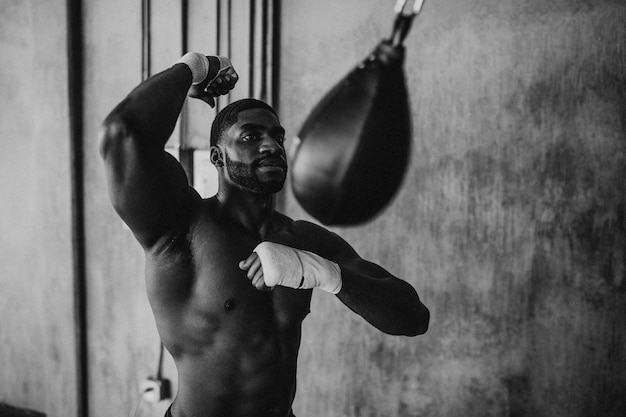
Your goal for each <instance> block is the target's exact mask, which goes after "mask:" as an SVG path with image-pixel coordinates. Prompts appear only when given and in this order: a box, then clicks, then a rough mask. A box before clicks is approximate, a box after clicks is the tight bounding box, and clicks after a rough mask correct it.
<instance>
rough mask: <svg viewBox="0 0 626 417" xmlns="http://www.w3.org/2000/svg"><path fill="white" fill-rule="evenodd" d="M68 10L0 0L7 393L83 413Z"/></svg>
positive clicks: (0, 238)
mask: <svg viewBox="0 0 626 417" xmlns="http://www.w3.org/2000/svg"><path fill="white" fill-rule="evenodd" d="M65 19H66V17H65V2H63V1H59V0H51V1H46V2H39V1H17V0H0V61H1V62H2V63H1V64H0V213H2V215H1V216H0V402H2V401H5V402H7V403H9V404H12V405H14V406H20V407H26V408H31V409H37V410H41V411H46V412H47V413H48V415H50V416H68V417H76V404H77V394H76V392H77V389H76V388H77V385H76V356H75V355H76V354H75V334H74V314H73V308H74V303H73V271H72V241H71V181H70V168H71V164H70V136H69V117H68V94H67V53H66V28H67V24H66V20H65Z"/></svg>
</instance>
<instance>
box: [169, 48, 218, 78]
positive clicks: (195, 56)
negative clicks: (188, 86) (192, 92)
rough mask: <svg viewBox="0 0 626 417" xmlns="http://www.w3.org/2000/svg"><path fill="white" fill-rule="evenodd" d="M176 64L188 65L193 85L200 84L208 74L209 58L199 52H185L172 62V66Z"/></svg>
mask: <svg viewBox="0 0 626 417" xmlns="http://www.w3.org/2000/svg"><path fill="white" fill-rule="evenodd" d="M176 64H185V65H187V66H188V67H189V69H190V70H191V83H192V84H193V85H198V84H200V83H201V82H202V81H204V80H205V79H206V77H207V75H209V58H207V57H206V55H202V54H201V53H199V52H187V53H186V54H185V55H183V56H182V57H180V59H178V61H176V62H174V63H173V64H172V66H174V65H176Z"/></svg>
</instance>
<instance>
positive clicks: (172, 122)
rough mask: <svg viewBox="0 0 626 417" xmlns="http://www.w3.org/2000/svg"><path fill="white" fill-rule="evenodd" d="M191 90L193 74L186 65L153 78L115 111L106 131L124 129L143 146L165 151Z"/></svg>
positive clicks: (176, 66)
mask: <svg viewBox="0 0 626 417" xmlns="http://www.w3.org/2000/svg"><path fill="white" fill-rule="evenodd" d="M190 86H191V71H190V70H189V68H188V67H187V66H186V65H184V64H179V65H174V66H173V67H171V68H168V69H166V70H165V71H162V72H160V73H159V74H156V75H154V76H152V77H150V78H149V79H147V80H146V81H144V82H143V83H141V84H140V85H139V86H137V87H136V88H135V89H134V90H133V91H131V92H130V94H128V96H127V97H126V98H125V99H124V100H123V101H122V102H121V103H120V104H118V105H117V106H116V107H115V109H113V111H112V112H111V113H110V114H109V116H108V117H107V119H106V120H105V123H104V125H105V129H106V128H111V127H119V125H122V127H123V128H124V130H126V131H127V132H128V133H129V134H131V135H132V136H133V137H134V138H135V139H136V140H139V141H140V142H141V143H142V144H145V145H147V146H155V147H160V148H163V147H164V146H165V143H166V142H167V140H168V139H169V137H170V135H171V134H172V132H173V130H174V127H175V126H176V121H177V119H178V116H179V114H180V111H181V109H182V106H183V103H184V101H185V98H186V96H187V91H188V90H189V87H190ZM114 130H116V129H114Z"/></svg>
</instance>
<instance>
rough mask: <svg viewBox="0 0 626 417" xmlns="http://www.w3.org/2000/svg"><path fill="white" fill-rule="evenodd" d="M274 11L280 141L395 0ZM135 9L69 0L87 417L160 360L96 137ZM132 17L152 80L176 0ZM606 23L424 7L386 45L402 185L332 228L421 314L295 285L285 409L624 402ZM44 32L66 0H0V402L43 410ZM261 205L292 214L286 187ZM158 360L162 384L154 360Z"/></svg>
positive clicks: (568, 14) (194, 36)
mask: <svg viewBox="0 0 626 417" xmlns="http://www.w3.org/2000/svg"><path fill="white" fill-rule="evenodd" d="M233 3H234V4H235V5H237V6H235V8H234V10H235V17H237V16H240V17H242V16H243V17H245V16H246V10H247V2H246V4H244V2H243V1H241V2H236V3H235V2H233ZM281 3H282V21H281V25H280V29H281V33H282V43H281V45H282V46H281V49H280V66H277V67H276V68H277V69H278V70H279V75H280V85H279V87H280V94H279V96H278V97H277V99H278V100H277V102H276V104H277V105H278V107H279V111H280V114H281V118H282V121H283V124H284V125H285V127H286V128H287V131H288V134H289V135H290V136H293V135H295V134H296V133H297V130H298V127H299V126H300V124H301V123H302V122H303V121H304V119H305V117H306V115H307V114H308V112H309V111H310V110H311V108H312V107H313V105H314V104H315V103H316V102H317V100H319V98H321V96H322V95H323V94H324V92H326V91H327V90H328V89H329V88H330V87H331V86H332V85H333V84H334V83H335V82H336V81H337V80H339V78H340V77H341V76H342V75H344V74H345V73H346V72H347V71H348V70H349V69H350V68H351V67H352V66H353V65H355V64H356V63H357V62H358V61H359V60H360V59H361V58H363V57H364V56H365V55H366V54H367V53H368V52H369V51H370V50H371V49H372V48H373V47H374V45H375V44H376V43H377V42H378V41H379V40H380V39H381V38H382V37H384V36H387V35H388V34H389V32H390V29H391V22H392V19H393V15H392V7H393V3H394V2H393V1H391V0H390V1H387V2H382V1H374V0H345V1H341V2H338V1H331V0H319V1H316V2H311V1H304V0H293V1H283V2H281ZM189 4H190V10H191V12H192V13H191V16H192V18H191V21H190V28H189V34H188V35H189V41H190V49H198V50H205V45H208V46H206V48H208V49H206V50H207V52H209V51H210V49H212V48H216V47H217V45H216V41H215V36H214V35H215V33H214V32H212V31H211V30H210V29H209V26H210V25H209V24H208V23H206V22H215V21H216V19H217V17H216V16H214V15H213V14H211V12H212V10H214V8H215V6H216V5H217V0H214V1H200V0H191V1H190V2H189ZM242 5H243V6H242ZM140 6H141V4H140V2H127V1H122V0H112V1H107V2H102V1H90V0H85V1H84V2H83V17H84V21H83V25H84V38H83V41H84V44H85V49H84V63H83V64H84V65H83V68H84V77H85V85H84V86H83V93H84V103H83V108H82V110H83V112H84V120H83V122H84V166H83V168H84V172H85V176H84V179H83V180H84V182H83V185H84V187H85V201H84V207H83V208H84V210H85V237H86V247H85V249H86V253H85V257H86V271H85V272H86V276H85V279H86V285H87V287H86V300H85V302H86V306H87V314H86V318H87V322H88V333H87V354H88V356H87V357H88V360H89V366H88V368H87V369H86V370H84V371H87V372H88V373H87V377H88V382H89V384H88V386H87V393H88V398H89V416H90V417H98V416H102V417H105V416H106V417H108V416H111V415H128V414H129V412H130V411H131V409H132V407H133V406H134V405H135V404H136V400H137V398H138V395H139V383H140V382H141V381H142V379H144V378H145V377H146V376H148V375H150V374H153V373H154V372H155V369H156V364H157V359H158V353H159V344H158V337H157V335H156V330H155V328H154V321H153V319H152V316H151V312H150V309H149V306H148V303H147V300H146V297H145V294H144V285H143V255H142V254H141V250H140V248H139V246H138V245H137V243H136V242H135V241H134V240H133V238H132V236H131V234H130V232H129V231H128V229H126V228H125V227H124V226H123V224H122V222H121V221H120V220H119V219H118V218H117V217H116V216H115V214H114V213H113V210H112V209H111V207H110V204H109V202H108V197H107V195H106V190H105V188H104V187H105V186H104V173H103V167H102V163H101V161H100V158H99V156H98V154H97V147H96V135H97V129H98V126H99V124H100V122H101V121H102V119H103V118H104V116H105V115H106V114H107V112H108V111H109V110H110V109H111V108H112V107H113V106H114V105H115V104H116V103H117V102H118V101H119V100H120V99H121V98H122V97H123V96H124V95H125V94H126V93H127V92H128V91H129V90H130V89H131V88H132V87H134V86H135V85H136V84H137V83H138V82H140V80H141V41H142V39H141V7H140ZM238 13H241V14H240V15H238ZM152 17H153V25H154V26H153V45H152V50H153V56H152V63H153V72H156V71H158V70H160V69H162V68H165V67H166V66H167V65H169V63H170V62H171V61H172V60H173V59H175V58H176V57H177V56H179V55H180V52H181V51H180V45H181V38H182V36H181V26H180V25H181V19H180V3H179V2H178V1H176V0H153V16H152ZM242 19H243V18H242ZM242 19H235V20H236V21H237V22H241V21H245V20H242ZM624 21H626V5H624V4H623V2H621V1H608V0H605V1H596V2H593V3H591V2H586V1H582V0H580V1H578V0H569V1H566V0H553V1H549V2H547V1H539V0H534V1H514V0H500V1H496V0H474V1H462V0H438V1H428V0H427V1H426V3H425V5H424V11H423V14H422V15H421V16H420V17H419V18H418V20H417V21H416V22H415V24H414V27H413V29H412V31H411V33H410V34H409V37H408V39H407V42H406V46H407V60H406V75H407V86H408V89H409V93H410V97H411V102H412V109H413V125H414V138H413V139H414V140H413V155H412V159H411V166H410V169H409V172H408V174H407V178H406V180H405V183H404V185H403V187H402V189H401V191H400V193H399V194H398V196H397V198H396V199H395V200H394V201H393V203H392V204H391V205H390V206H389V207H388V209H387V210H386V211H385V212H384V213H383V214H382V215H381V216H380V217H378V218H377V219H375V220H374V221H373V222H372V223H370V224H367V225H364V226H361V227H356V228H346V229H334V230H335V231H337V232H338V233H340V234H341V235H342V236H344V237H345V238H346V240H348V241H349V242H351V243H352V244H353V245H354V247H355V248H356V249H357V250H358V251H359V253H360V254H361V255H362V256H364V257H365V258H368V259H370V260H373V261H376V262H378V263H380V264H382V265H384V266H385V267H386V268H388V269H389V270H390V271H391V272H393V273H395V274H396V275H398V276H400V277H402V278H404V279H406V280H407V281H409V282H410V283H411V284H413V285H414V286H415V287H416V288H417V290H418V292H419V293H420V295H421V297H422V299H423V300H424V302H425V303H426V304H427V305H428V306H429V307H430V308H431V312H432V322H431V329H430V330H429V332H428V333H427V334H426V335H424V336H420V337H418V338H402V337H391V336H385V335H383V334H381V333H379V332H378V331H376V330H374V329H373V328H371V327H370V326H369V325H367V324H366V323H365V322H364V321H363V320H362V319H360V318H359V317H357V316H355V315H354V314H353V313H351V312H350V311H348V310H347V309H346V308H345V307H344V306H343V305H342V304H341V303H340V302H338V300H336V299H335V298H334V297H332V296H329V295H325V294H316V295H315V296H314V299H313V306H312V314H311V315H310V316H309V318H307V320H306V321H305V324H304V336H303V343H302V350H301V357H300V362H299V375H298V378H299V395H298V398H297V399H296V403H295V407H294V410H295V412H296V415H298V416H303V417H313V416H330V417H332V416H405V417H406V416H410V417H414V416H433V417H434V416H445V417H450V416H451V417H454V416H477V417H478V416H481V417H482V416H492V415H493V416H512V417H515V416H550V417H552V416H559V415H567V416H581V417H583V416H590V415H593V416H623V415H624V413H625V412H626V403H625V402H624V400H622V399H621V397H623V395H620V394H623V391H624V389H623V387H624V386H626V369H625V368H626V360H625V358H624V355H625V352H624V348H623V347H624V346H625V342H626V341H625V340H624V339H625V332H626V326H625V321H626V314H625V313H626V311H625V310H626V295H625V294H626V283H625V280H624V274H625V265H624V260H625V249H626V247H625V245H626V235H625V233H624V220H625V219H624V191H625V190H624V185H623V180H622V178H623V174H624V170H625V166H626V165H625V161H624V140H625V139H626V137H625V134H626V132H625V125H626V103H625V99H626V98H625V97H626V92H625V91H624V90H625V88H624V85H625V78H626V62H625V54H624V50H625V48H624V42H625V40H626V36H625V33H624V32H625V31H626V29H625V27H624V26H625V25H624ZM237 27H238V29H237V30H236V32H237V33H239V35H241V30H242V28H241V25H239V26H237ZM67 34H68V23H67V21H66V2H62V1H59V0H50V1H46V2H36V1H18V0H0V54H1V55H0V57H1V59H2V65H0V74H1V76H0V83H1V86H2V88H0V97H1V101H0V143H1V144H2V147H1V150H2V152H0V158H2V161H1V163H0V174H1V178H2V179H1V180H0V193H1V195H2V198H0V210H1V211H0V213H2V216H0V222H1V232H0V265H1V266H0V317H1V321H0V368H1V371H0V401H2V400H4V401H7V402H10V403H12V404H14V405H18V406H23V407H30V408H35V409H38V410H41V411H45V412H46V413H48V415H49V416H78V412H77V405H76V404H78V402H79V401H78V398H77V395H78V394H77V393H78V384H79V382H77V381H78V380H79V375H80V372H79V366H78V365H77V357H78V352H77V350H76V345H77V342H76V334H75V332H74V331H75V329H76V323H75V321H76V318H75V315H74V309H75V307H76V303H75V301H74V298H73V291H74V288H75V282H76V280H77V279H79V278H80V277H76V276H75V272H74V269H73V268H72V263H73V262H72V249H73V247H72V239H71V236H72V204H71V201H72V193H71V190H72V187H71V169H72V166H71V162H70V155H71V149H70V114H69V103H68V94H67V89H68V81H67V78H68V76H67V74H68V69H69V64H68V54H67V48H66V36H67ZM225 38H226V37H222V39H225ZM243 38H245V36H244V37H243ZM221 47H222V50H225V49H224V48H226V47H227V45H221ZM235 49H237V51H239V52H240V51H241V49H240V48H239V49H238V48H235ZM247 56H248V54H240V58H239V59H240V60H243V61H242V62H245V59H247V58H246V57H247ZM234 61H235V60H234ZM276 64H277V65H278V63H276ZM235 65H237V61H235ZM247 65H249V63H246V64H245V65H240V66H239V67H240V68H242V67H245V66H247ZM244 84H245V83H242V86H243V85H244ZM242 94H243V93H242ZM187 116H188V117H189V118H190V120H189V121H188V125H187V126H186V129H187V139H188V140H189V142H188V144H189V145H191V146H194V147H199V148H202V147H204V146H206V145H205V142H204V141H203V140H202V138H201V133H202V132H203V131H205V130H206V127H207V126H208V120H207V119H206V113H202V112H201V111H199V110H198V108H193V107H190V108H188V110H187ZM183 139H185V138H184V137H183ZM180 140H181V139H180V137H179V132H178V131H177V133H176V135H175V137H174V139H173V141H172V143H171V145H174V146H175V145H176V144H178V143H179V142H180ZM381 146H384V139H382V140H381ZM373 169H375V167H374V168H373ZM281 206H282V207H283V208H284V209H285V211H286V212H287V214H289V215H291V216H292V217H298V218H299V217H304V218H308V217H307V215H306V214H305V213H303V212H302V210H301V209H300V208H299V207H298V206H297V204H295V202H294V200H293V198H292V196H291V193H290V191H287V192H286V193H285V194H284V195H283V196H282V201H281ZM164 372H165V375H166V376H167V377H169V378H172V379H174V382H175V377H174V372H173V367H172V364H171V361H170V359H169V358H167V357H166V365H165V370H164ZM166 406H167V403H164V404H159V405H156V406H149V405H146V404H144V405H143V406H142V408H141V413H140V415H145V416H148V415H155V416H156V415H162V411H163V408H165V407H166Z"/></svg>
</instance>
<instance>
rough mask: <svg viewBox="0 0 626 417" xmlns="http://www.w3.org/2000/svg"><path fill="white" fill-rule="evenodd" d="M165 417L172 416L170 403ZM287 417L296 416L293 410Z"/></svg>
mask: <svg viewBox="0 0 626 417" xmlns="http://www.w3.org/2000/svg"><path fill="white" fill-rule="evenodd" d="M165 417H172V406H171V405H170V408H168V409H167V411H166V412H165ZM289 417H296V416H294V415H293V411H292V412H291V414H290V415H289Z"/></svg>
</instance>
